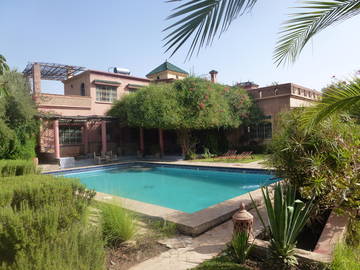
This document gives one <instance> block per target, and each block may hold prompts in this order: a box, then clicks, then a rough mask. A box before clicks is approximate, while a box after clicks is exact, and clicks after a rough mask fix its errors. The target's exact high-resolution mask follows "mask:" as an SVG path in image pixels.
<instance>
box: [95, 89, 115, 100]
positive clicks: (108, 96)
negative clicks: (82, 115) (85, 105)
mask: <svg viewBox="0 0 360 270" xmlns="http://www.w3.org/2000/svg"><path fill="white" fill-rule="evenodd" d="M116 90H117V87H116V86H108V85H97V86H96V101H104V102H113V101H114V100H115V99H116V92H117V91H116Z"/></svg>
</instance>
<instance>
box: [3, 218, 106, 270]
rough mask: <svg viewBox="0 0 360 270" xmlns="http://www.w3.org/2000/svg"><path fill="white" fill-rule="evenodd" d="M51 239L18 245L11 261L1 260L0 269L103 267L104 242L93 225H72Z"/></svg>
mask: <svg viewBox="0 0 360 270" xmlns="http://www.w3.org/2000/svg"><path fill="white" fill-rule="evenodd" d="M54 236H55V237H53V238H52V239H46V238H45V239H42V240H41V241H39V242H37V243H34V241H33V240H32V242H31V243H29V244H27V245H26V246H24V247H21V249H20V248H17V250H16V254H15V256H14V260H13V261H12V262H8V261H2V262H1V260H0V269H1V270H55V269H56V270H73V269H79V270H104V269H105V267H104V257H105V254H104V253H105V252H104V243H103V241H102V238H101V233H100V232H99V231H98V230H97V229H96V228H94V227H87V228H85V229H84V227H82V226H79V225H74V226H72V227H71V228H70V229H69V230H66V231H63V232H58V233H56V234H54Z"/></svg>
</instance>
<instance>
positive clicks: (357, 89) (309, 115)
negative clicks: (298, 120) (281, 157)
mask: <svg viewBox="0 0 360 270" xmlns="http://www.w3.org/2000/svg"><path fill="white" fill-rule="evenodd" d="M359 105H360V78H354V79H352V80H350V81H344V82H338V83H335V84H332V85H330V86H329V87H327V88H325V90H324V93H323V96H322V100H321V101H320V102H319V103H318V104H317V105H316V106H313V107H312V108H310V109H308V110H307V111H306V114H305V115H304V116H303V119H304V120H305V121H304V122H305V124H306V127H307V129H308V130H312V129H314V128H315V127H316V126H317V125H318V124H319V123H320V122H321V121H322V120H324V119H327V118H328V117H329V116H331V115H334V114H336V113H344V112H346V113H349V114H350V115H351V116H353V117H355V118H357V120H358V121H359V123H360V110H359V107H360V106H359Z"/></svg>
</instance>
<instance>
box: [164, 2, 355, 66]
mask: <svg viewBox="0 0 360 270" xmlns="http://www.w3.org/2000/svg"><path fill="white" fill-rule="evenodd" d="M175 1H176V2H178V1H179V0H169V2H175ZM180 1H181V0H180ZM256 2H257V0H188V1H186V2H185V3H183V4H181V5H179V6H178V7H176V8H175V9H174V10H173V11H174V12H173V14H171V15H170V16H169V17H168V18H167V19H174V18H176V19H178V20H177V21H176V22H175V23H173V24H171V25H170V26H168V27H167V28H165V29H164V31H169V30H171V31H170V33H169V34H168V35H167V36H166V37H165V38H164V39H165V40H166V43H165V47H166V51H172V55H173V54H174V53H175V52H176V51H177V50H178V49H179V48H180V47H181V46H183V45H184V44H185V42H186V41H187V40H190V41H191V39H190V38H191V37H192V36H193V38H192V41H191V43H190V48H189V51H188V54H187V57H191V56H192V55H193V53H194V52H195V50H197V51H199V50H200V49H201V48H202V47H204V46H208V45H211V43H212V42H213V40H214V38H215V36H216V35H218V36H219V37H220V36H221V34H222V33H224V32H225V31H226V30H227V29H228V28H229V26H230V25H231V23H232V22H233V21H234V20H235V19H236V18H238V17H239V16H241V15H243V14H244V13H246V12H248V11H250V10H251V9H252V8H253V7H254V5H255V4H256ZM300 8H301V9H303V10H305V11H304V12H299V13H295V14H292V15H291V17H292V18H291V19H290V20H288V21H287V22H285V23H284V25H283V27H282V30H281V32H280V33H281V34H280V38H279V40H278V43H277V46H276V48H275V51H274V57H273V58H274V62H275V63H276V64H277V65H280V64H284V63H287V62H294V61H295V60H296V58H297V57H298V56H299V54H300V52H301V50H302V49H303V48H304V46H305V45H306V44H307V43H308V41H309V40H310V39H311V38H312V37H313V36H314V35H315V34H317V33H319V32H320V31H321V30H323V29H325V28H327V27H329V26H331V25H333V24H335V23H336V22H340V21H343V20H346V19H349V18H351V17H353V16H355V15H358V14H359V13H360V1H359V0H328V1H326V2H322V1H319V0H313V1H306V2H304V6H302V7H300Z"/></svg>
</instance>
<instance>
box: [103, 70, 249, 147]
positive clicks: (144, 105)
mask: <svg viewBox="0 0 360 270" xmlns="http://www.w3.org/2000/svg"><path fill="white" fill-rule="evenodd" d="M252 106H253V103H252V100H251V99H250V97H249V96H248V94H247V92H246V91H245V90H242V89H239V88H237V87H229V86H224V85H221V84H215V83H211V82H209V81H207V80H204V79H200V78H194V77H190V78H186V79H184V80H178V81H175V82H174V83H172V84H152V85H150V86H147V87H144V88H142V89H140V90H139V91H137V92H136V93H134V94H130V95H128V96H126V97H124V98H123V99H122V100H120V101H117V102H116V103H115V104H114V106H113V108H112V109H111V110H110V111H109V114H110V115H113V116H116V117H119V118H120V120H121V121H123V122H127V123H128V124H129V125H130V126H136V127H144V128H163V129H174V130H176V131H177V134H178V139H179V141H180V144H181V146H182V151H183V154H187V153H189V152H190V151H191V148H192V145H191V130H202V129H211V128H220V127H224V128H233V127H239V126H240V125H241V124H242V123H243V121H244V120H245V119H246V118H248V117H249V114H250V109H251V108H252Z"/></svg>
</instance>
